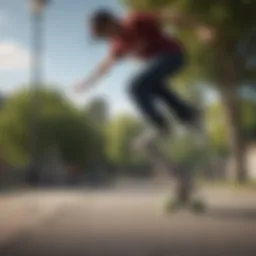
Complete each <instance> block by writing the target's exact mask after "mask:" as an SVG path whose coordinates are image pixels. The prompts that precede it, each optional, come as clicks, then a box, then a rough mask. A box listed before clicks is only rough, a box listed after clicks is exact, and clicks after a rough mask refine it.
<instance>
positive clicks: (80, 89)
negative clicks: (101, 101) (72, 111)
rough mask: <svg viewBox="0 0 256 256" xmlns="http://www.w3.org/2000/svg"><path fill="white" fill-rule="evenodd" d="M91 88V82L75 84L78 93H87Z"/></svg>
mask: <svg viewBox="0 0 256 256" xmlns="http://www.w3.org/2000/svg"><path fill="white" fill-rule="evenodd" d="M91 86H92V83H91V82H90V81H89V80H82V81H80V82H78V83H77V84H75V86H74V90H75V92H76V93H82V92H86V91H87V90H88V89H89V88H90V87H91Z"/></svg>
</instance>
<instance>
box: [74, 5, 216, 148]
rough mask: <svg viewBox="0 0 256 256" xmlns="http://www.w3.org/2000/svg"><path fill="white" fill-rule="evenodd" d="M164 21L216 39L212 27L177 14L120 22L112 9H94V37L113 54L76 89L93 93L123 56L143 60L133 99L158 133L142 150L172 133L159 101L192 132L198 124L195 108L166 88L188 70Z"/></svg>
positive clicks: (131, 88)
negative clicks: (174, 77)
mask: <svg viewBox="0 0 256 256" xmlns="http://www.w3.org/2000/svg"><path fill="white" fill-rule="evenodd" d="M164 23H169V24H172V25H174V26H178V27H181V28H182V27H183V28H187V29H190V30H193V31H194V32H195V35H196V36H197V37H198V38H199V39H200V40H201V41H203V42H205V43H210V42H211V41H212V40H213V37H214V33H213V30H212V29H211V28H210V27H208V26H206V25H205V24H201V23H199V22H197V21H195V20H194V19H193V18H189V17H186V16H183V15H181V14H179V13H176V12H171V11H159V12H154V13H152V12H131V13H129V14H128V15H126V16H125V17H123V18H119V17H118V16H116V15H115V14H113V13H112V12H111V11H108V10H99V11H96V12H95V13H94V14H93V15H92V17H91V20H90V28H91V31H92V35H93V37H94V38H96V39H99V40H106V41H107V42H108V43H109V44H110V53H109V54H108V55H107V57H106V58H105V59H104V60H103V61H102V63H101V64H100V65H99V66H98V68H97V69H96V70H95V72H94V73H93V74H92V75H91V76H89V77H88V79H86V80H82V81H81V82H79V83H78V84H77V85H76V90H77V91H78V92H82V91H84V90H88V89H90V88H91V87H92V86H93V85H94V84H95V83H96V82H97V81H98V80H99V79H100V78H102V77H103V76H104V75H106V74H107V73H108V71H110V69H111V68H112V67H113V66H114V64H116V63H119V62H120V61H121V60H122V59H124V58H130V57H135V58H137V59H138V60H140V61H143V62H144V64H145V67H144V69H143V70H142V71H141V72H140V73H139V74H137V75H135V76H134V78H133V79H132V81H131V82H130V85H129V87H128V89H129V95H130V97H131V99H132V100H133V102H134V104H136V106H137V108H138V110H139V112H140V113H141V114H142V116H143V117H144V118H145V119H147V120H148V121H149V122H150V123H151V124H152V127H154V128H156V129H155V131H154V134H149V135H146V136H145V137H144V138H143V139H142V140H139V143H137V146H138V147H139V148H140V149H142V148H143V149H149V148H150V146H151V144H152V142H153V141H154V139H158V137H159V136H162V135H165V134H168V132H169V127H168V122H167V120H166V118H165V117H164V115H163V113H162V111H161V110H160V109H159V108H158V105H157V103H158V102H162V103H163V104H165V105H166V106H167V107H168V108H169V110H170V111H172V112H173V113H174V115H175V116H176V117H177V118H178V119H179V120H180V121H181V122H182V123H183V124H184V125H185V126H188V127H191V128H193V127H195V126H196V125H197V124H198V112H197V111H196V109H195V108H194V107H193V106H191V105H190V104H188V103H187V102H185V101H184V100H183V99H181V98H180V96H178V95H177V94H176V93H175V92H174V91H173V90H172V89H171V88H169V86H168V83H167V79H169V78H171V77H172V76H174V75H175V74H176V73H177V72H179V71H180V70H181V69H183V68H184V67H185V66H186V52H185V49H184V47H183V45H182V44H181V43H180V42H179V41H178V40H177V39H176V38H174V37H172V36H171V35H168V34H167V33H166V32H164V26H163V24H164Z"/></svg>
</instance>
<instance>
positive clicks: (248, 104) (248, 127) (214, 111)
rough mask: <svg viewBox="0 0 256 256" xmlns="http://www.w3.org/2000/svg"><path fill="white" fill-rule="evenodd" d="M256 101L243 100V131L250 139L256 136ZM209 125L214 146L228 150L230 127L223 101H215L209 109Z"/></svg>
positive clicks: (221, 149) (220, 149) (221, 150)
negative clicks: (228, 127) (228, 126)
mask: <svg viewBox="0 0 256 256" xmlns="http://www.w3.org/2000/svg"><path fill="white" fill-rule="evenodd" d="M255 109H256V101H253V100H248V99H244V100H243V102H242V111H243V112H242V116H243V120H242V121H243V127H244V128H243V131H244V135H245V137H246V139H247V140H248V141H250V140H255V138H256V117H255ZM207 127H208V130H209V134H210V137H211V142H212V146H213V147H214V148H216V149H217V151H219V152H223V151H226V150H227V147H228V141H227V139H228V129H227V120H226V116H225V112H224V111H223V106H222V104H221V103H215V104H212V105H211V106H209V107H208V109H207Z"/></svg>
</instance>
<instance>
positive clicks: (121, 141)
mask: <svg viewBox="0 0 256 256" xmlns="http://www.w3.org/2000/svg"><path fill="white" fill-rule="evenodd" d="M142 130H143V125H142V124H141V123H140V122H139V121H138V120H136V119H135V118H134V117H132V116H130V115H127V114H124V115H120V116H118V117H116V118H114V119H113V120H111V121H110V123H109V124H108V127H107V131H106V133H107V154H108V156H109V158H110V159H111V160H112V161H113V162H114V163H115V164H118V165H129V164H133V163H138V161H140V157H139V156H138V153H137V152H134V150H133V149H132V141H133V140H134V139H135V138H136V137H137V136H138V135H139V134H140V133H141V131H142Z"/></svg>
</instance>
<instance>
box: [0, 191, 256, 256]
mask: <svg viewBox="0 0 256 256" xmlns="http://www.w3.org/2000/svg"><path fill="white" fill-rule="evenodd" d="M26 196H27V199H26V200H29V201H30V202H32V201H33V200H35V198H36V200H37V205H40V207H41V208H42V210H43V209H45V208H47V207H46V206H48V210H47V211H46V212H47V214H45V215H46V216H47V218H43V219H42V218H41V220H40V221H38V223H37V225H33V226H30V228H27V229H25V228H24V229H23V231H22V232H19V233H18V234H16V236H13V237H10V238H9V240H8V241H5V244H3V245H2V248H1V249H0V255H1V256H21V255H22V256H23V255H24V256H30V255H31V256H46V255H47V256H49V255H54V256H58V255H61V256H69V255H70V256H76V255H78V256H80V255H81V256H94V255H95V256H101V255H102V256H108V255H110V256H126V255H127V256H137V255H138V256H171V255H173V256H192V255H193V256H201V255H202V256H222V255H223V256H250V255H256V239H255V235H256V192H238V191H229V190H222V191H220V190H215V191H206V193H205V197H206V198H207V199H208V201H209V206H210V207H209V210H208V213H207V214H205V215H204V216H195V215H193V214H191V213H188V212H180V213H178V214H174V215H171V216H170V215H167V214H166V213H165V212H164V211H163V202H164V200H165V198H166V196H167V193H166V192H165V191H150V190H143V191H140V190H133V191H132V192H131V191H128V190H123V191H118V192H117V191H105V192H81V191H76V192H75V191H73V192H61V191H59V192H50V191H49V192H37V193H36V195H35V194H33V196H32V195H29V196H28V195H26ZM26 196H25V197H26ZM28 198H29V199H28ZM0 199H1V198H0ZM32 199H33V200H32ZM23 200H25V199H24V196H23ZM0 202H1V201H0ZM23 205H24V204H23ZM49 205H50V206H49ZM54 206H55V207H54ZM41 208H38V211H41ZM26 216H27V217H28V216H30V215H29V213H28V212H27V214H26ZM31 216H32V215H31ZM0 217H1V215H0ZM6 218H7V217H5V221H7V219H6ZM27 219H28V218H27ZM27 221H28V220H27ZM28 223H29V221H28ZM1 224H3V223H1V218H0V228H1Z"/></svg>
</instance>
